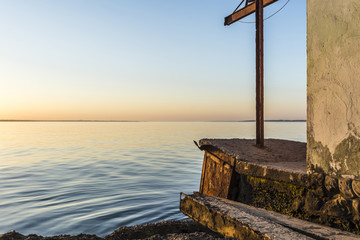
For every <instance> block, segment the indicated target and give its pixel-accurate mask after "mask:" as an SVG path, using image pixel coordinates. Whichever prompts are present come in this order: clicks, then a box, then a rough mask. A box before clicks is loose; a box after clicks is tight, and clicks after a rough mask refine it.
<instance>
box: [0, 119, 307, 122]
mask: <svg viewBox="0 0 360 240" xmlns="http://www.w3.org/2000/svg"><path fill="white" fill-rule="evenodd" d="M0 122H256V120H162V121H161V120H149V121H138V120H31V119H25V120H19V119H0ZM264 122H306V120H305V119H295V120H290V119H269V120H264Z"/></svg>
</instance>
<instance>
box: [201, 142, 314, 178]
mask: <svg viewBox="0 0 360 240" xmlns="http://www.w3.org/2000/svg"><path fill="white" fill-rule="evenodd" d="M199 145H200V149H202V150H205V151H207V152H208V153H210V154H212V155H213V156H215V157H217V158H219V159H222V160H224V159H225V158H224V157H223V156H220V155H221V153H224V154H225V155H227V156H229V157H230V158H231V159H232V160H231V161H228V163H229V164H230V165H231V167H232V168H234V170H235V171H236V172H237V173H239V174H245V175H249V176H253V177H261V178H266V179H270V180H276V181H282V182H288V183H294V184H297V185H304V184H305V179H306V175H307V174H306V143H302V142H296V141H289V140H280V139H266V140H265V147H264V148H259V147H257V146H256V145H255V140H254V139H201V140H200V141H199ZM218 150H220V152H221V153H220V152H219V151H218ZM219 153H220V154H219Z"/></svg>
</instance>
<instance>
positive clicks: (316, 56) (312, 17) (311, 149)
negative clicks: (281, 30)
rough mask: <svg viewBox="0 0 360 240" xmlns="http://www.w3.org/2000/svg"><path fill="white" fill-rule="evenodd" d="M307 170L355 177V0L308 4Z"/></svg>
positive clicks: (358, 95)
mask: <svg viewBox="0 0 360 240" xmlns="http://www.w3.org/2000/svg"><path fill="white" fill-rule="evenodd" d="M307 57H308V59H307V64H308V73H307V78H308V79H307V81H308V82H307V84H308V87H307V89H308V93H307V97H308V114H307V124H308V126H307V131H308V136H307V138H308V150H307V151H308V152H307V168H308V172H325V173H327V174H332V175H338V176H342V177H350V178H359V177H360V1H359V0H341V1H339V0H326V1H319V0H307Z"/></svg>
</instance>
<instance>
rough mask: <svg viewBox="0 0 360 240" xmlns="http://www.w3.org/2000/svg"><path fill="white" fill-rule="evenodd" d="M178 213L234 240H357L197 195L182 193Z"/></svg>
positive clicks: (277, 215)
mask: <svg viewBox="0 0 360 240" xmlns="http://www.w3.org/2000/svg"><path fill="white" fill-rule="evenodd" d="M180 210H181V211H182V212H183V213H184V214H185V215H187V216H189V217H190V218H192V219H194V220H195V221H197V222H200V223H201V224H203V225H204V226H206V227H208V228H210V229H211V230H213V231H216V232H218V233H220V234H222V235H223V236H225V237H231V238H236V239H249V240H251V239H278V240H288V239H293V240H295V239H321V240H323V239H334V240H337V239H339V240H340V239H341V240H353V239H360V236H359V235H355V234H351V233H349V232H344V231H341V230H338V229H333V228H330V227H326V226H323V225H319V224H315V223H311V222H307V221H303V220H300V219H297V218H293V217H289V216H286V215H282V214H279V213H276V212H271V211H267V210H264V209H259V208H255V207H252V206H249V205H246V204H243V203H239V202H234V201H230V200H227V199H223V198H217V197H211V196H206V195H202V194H199V193H194V194H192V195H186V194H183V193H181V200H180Z"/></svg>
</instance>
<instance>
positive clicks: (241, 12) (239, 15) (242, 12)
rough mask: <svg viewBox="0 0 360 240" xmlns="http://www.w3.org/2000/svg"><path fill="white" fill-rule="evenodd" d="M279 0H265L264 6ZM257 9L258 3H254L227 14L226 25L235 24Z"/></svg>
mask: <svg viewBox="0 0 360 240" xmlns="http://www.w3.org/2000/svg"><path fill="white" fill-rule="evenodd" d="M276 1H278V0H263V6H264V7H266V6H268V5H270V4H272V3H274V2H276ZM255 11H256V4H255V3H252V4H250V5H248V6H246V7H244V8H242V9H240V10H238V11H236V12H234V13H233V14H231V15H229V16H227V17H226V18H225V23H224V25H225V26H228V25H230V24H233V23H234V22H236V21H239V20H240V19H242V18H244V17H246V16H249V15H250V14H252V13H254V12H255Z"/></svg>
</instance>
